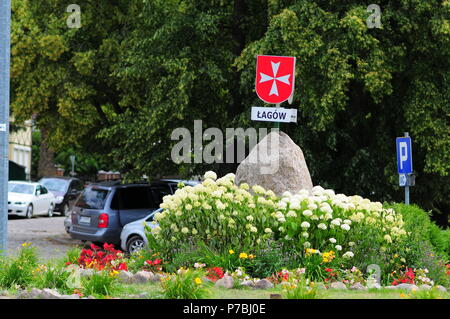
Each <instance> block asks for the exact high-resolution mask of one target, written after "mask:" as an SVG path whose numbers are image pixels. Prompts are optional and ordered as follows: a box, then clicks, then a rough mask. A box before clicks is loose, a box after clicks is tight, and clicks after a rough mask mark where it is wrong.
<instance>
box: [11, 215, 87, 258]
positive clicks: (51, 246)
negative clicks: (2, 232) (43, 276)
mask: <svg viewBox="0 0 450 319" xmlns="http://www.w3.org/2000/svg"><path fill="white" fill-rule="evenodd" d="M24 242H27V243H28V242H31V243H33V246H35V247H36V248H37V252H38V255H39V258H40V260H41V261H42V262H44V261H46V260H49V259H53V258H59V257H61V256H64V255H65V253H66V252H67V251H68V250H69V249H71V248H72V247H75V246H77V245H81V241H79V240H75V239H72V238H70V236H69V235H68V234H67V233H66V231H65V229H64V217H59V216H58V217H34V218H32V219H24V218H20V217H9V220H8V254H15V253H16V252H17V249H18V248H20V247H21V246H22V244H23V243H24Z"/></svg>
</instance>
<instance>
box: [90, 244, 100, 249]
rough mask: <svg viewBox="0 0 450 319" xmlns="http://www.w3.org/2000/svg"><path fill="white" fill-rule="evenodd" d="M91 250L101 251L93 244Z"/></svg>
mask: <svg viewBox="0 0 450 319" xmlns="http://www.w3.org/2000/svg"><path fill="white" fill-rule="evenodd" d="M91 249H93V250H99V249H100V247H98V246H97V245H94V244H91Z"/></svg>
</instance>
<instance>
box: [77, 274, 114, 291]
mask: <svg viewBox="0 0 450 319" xmlns="http://www.w3.org/2000/svg"><path fill="white" fill-rule="evenodd" d="M81 284H82V287H83V288H82V292H83V294H84V295H85V296H88V295H100V296H110V295H111V294H112V293H114V291H115V290H116V288H117V286H116V284H117V283H116V277H115V276H111V274H110V273H108V272H107V271H102V272H100V273H94V274H93V275H92V276H88V277H82V278H81Z"/></svg>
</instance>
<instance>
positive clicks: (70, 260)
mask: <svg viewBox="0 0 450 319" xmlns="http://www.w3.org/2000/svg"><path fill="white" fill-rule="evenodd" d="M233 181H234V175H233V174H228V175H226V176H225V177H222V178H219V179H217V178H216V175H215V174H214V173H213V172H208V173H207V174H205V180H204V181H203V183H202V184H199V185H197V186H194V187H190V186H187V187H180V188H179V189H178V190H177V191H176V193H175V194H174V195H172V196H166V197H164V202H163V203H162V205H161V207H162V208H164V211H163V212H162V213H158V214H157V215H156V216H155V219H156V221H155V223H156V222H157V223H158V225H155V226H156V227H154V228H153V229H152V230H151V231H150V229H147V231H148V239H149V245H150V247H149V249H143V250H141V251H139V252H138V253H135V254H132V255H131V256H125V255H124V254H123V253H122V252H121V251H119V250H116V249H115V248H114V247H113V246H112V245H108V244H105V245H103V247H98V246H96V245H91V246H90V248H87V249H75V250H73V251H69V252H68V254H67V257H66V258H64V260H60V261H58V262H56V263H48V264H39V263H38V262H37V260H38V258H37V256H36V255H35V253H34V250H33V247H30V245H29V244H24V245H23V247H22V249H21V251H20V254H19V255H18V256H17V257H14V258H0V266H1V267H0V288H6V289H29V288H32V287H34V288H38V290H36V291H38V292H37V293H36V294H37V295H38V296H41V297H42V298H47V297H49V296H51V295H52V292H50V291H46V290H45V289H44V288H51V289H53V290H55V291H56V292H55V293H54V294H56V295H57V294H66V295H67V296H68V297H70V296H78V297H83V298H86V296H88V295H94V296H97V297H105V296H111V295H115V294H117V291H118V290H119V291H120V289H122V288H121V287H122V286H123V285H141V284H142V283H147V282H154V283H155V284H157V285H158V287H159V288H158V289H159V290H158V291H160V292H159V295H158V296H159V297H166V298H207V297H208V296H210V290H211V289H212V287H213V286H216V287H225V288H229V289H233V288H239V289H272V287H274V288H273V289H278V290H277V291H280V289H281V290H282V291H283V295H284V296H285V297H287V298H320V297H321V293H320V291H319V290H321V289H355V290H367V289H373V288H381V286H388V287H389V289H397V288H399V289H403V290H405V289H406V290H419V287H422V288H421V290H424V291H425V290H429V289H431V287H432V286H435V287H438V288H436V289H440V290H442V291H445V287H448V286H449V285H450V274H449V273H450V271H449V265H448V255H446V253H445V251H446V249H447V247H446V246H445V245H446V244H445V238H444V240H442V238H440V237H439V236H440V235H441V233H439V231H440V230H439V229H437V230H436V228H433V226H432V225H431V224H430V225H427V226H426V227H427V229H431V230H432V232H433V234H434V235H433V238H432V240H428V238H427V237H424V235H423V234H418V233H417V232H416V231H415V229H416V228H415V227H419V226H420V227H424V226H422V225H423V224H424V221H425V222H426V221H427V220H426V219H424V215H423V214H425V215H426V213H425V212H423V211H420V212H419V213H418V212H417V209H416V208H413V209H411V208H410V207H409V206H408V207H407V210H405V212H407V214H406V215H405V216H406V219H405V218H404V217H405V216H404V215H403V214H402V213H401V211H402V209H403V208H402V206H399V205H396V206H395V207H396V209H395V210H394V209H392V207H389V206H383V205H382V204H381V203H378V202H371V201H369V200H368V199H363V198H361V197H359V196H346V195H343V194H335V193H334V191H332V190H325V189H323V188H321V187H318V186H316V187H314V188H313V189H312V191H311V192H308V191H305V190H303V191H300V192H299V193H298V194H290V193H288V192H286V193H285V194H283V195H282V196H280V197H277V196H275V194H274V193H273V192H271V191H270V190H264V189H263V188H261V187H259V186H253V187H252V188H250V187H249V186H248V185H246V184H242V185H240V186H236V185H234V182H233ZM422 212H423V214H422ZM419 215H420V216H419ZM418 218H422V222H421V223H417V220H418ZM428 223H430V222H429V221H428ZM434 243H435V244H434ZM368 266H369V267H368ZM439 285H440V286H439ZM442 285H443V286H444V287H442ZM436 289H432V291H433V292H430V293H429V294H425V293H424V294H421V293H419V294H418V295H417V294H413V295H411V296H410V297H414V298H421V297H424V296H425V297H427V296H428V297H430V296H436V293H435V292H434V291H435V290H436ZM36 291H35V292H36ZM405 296H407V295H405Z"/></svg>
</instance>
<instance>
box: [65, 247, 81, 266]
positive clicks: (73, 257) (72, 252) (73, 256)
mask: <svg viewBox="0 0 450 319" xmlns="http://www.w3.org/2000/svg"><path fill="white" fill-rule="evenodd" d="M80 254H81V248H79V247H73V248H71V249H69V250H68V251H67V253H66V256H65V257H64V259H63V263H64V264H66V263H70V264H76V263H77V261H78V258H80Z"/></svg>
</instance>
